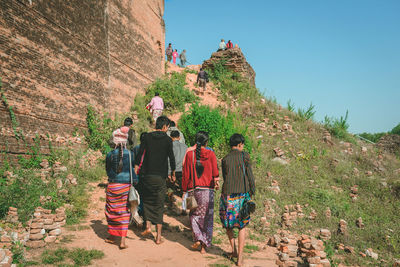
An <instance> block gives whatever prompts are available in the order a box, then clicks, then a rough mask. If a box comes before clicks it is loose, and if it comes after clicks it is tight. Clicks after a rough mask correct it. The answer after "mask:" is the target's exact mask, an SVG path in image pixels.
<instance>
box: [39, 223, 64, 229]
mask: <svg viewBox="0 0 400 267" xmlns="http://www.w3.org/2000/svg"><path fill="white" fill-rule="evenodd" d="M57 228H60V224H59V223H53V224H45V225H44V226H43V229H45V230H54V229H57Z"/></svg>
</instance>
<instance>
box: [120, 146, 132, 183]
mask: <svg viewBox="0 0 400 267" xmlns="http://www.w3.org/2000/svg"><path fill="white" fill-rule="evenodd" d="M128 154H129V176H130V178H131V185H133V181H132V159H131V151H130V150H128ZM123 157H124V152H123V150H122V158H123Z"/></svg>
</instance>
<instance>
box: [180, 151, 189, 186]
mask: <svg viewBox="0 0 400 267" xmlns="http://www.w3.org/2000/svg"><path fill="white" fill-rule="evenodd" d="M188 154H189V153H186V155H185V157H184V158H183V165H182V190H183V192H186V191H187V189H188V183H189V177H190V164H188Z"/></svg>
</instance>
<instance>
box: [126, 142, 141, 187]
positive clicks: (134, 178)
mask: <svg viewBox="0 0 400 267" xmlns="http://www.w3.org/2000/svg"><path fill="white" fill-rule="evenodd" d="M128 153H131V162H129V164H131V166H132V167H135V160H136V158H135V153H133V151H131V150H128ZM132 182H133V185H136V184H137V183H138V182H139V179H138V177H137V175H136V171H134V168H133V169H132Z"/></svg>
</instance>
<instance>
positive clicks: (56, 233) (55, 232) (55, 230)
mask: <svg viewBox="0 0 400 267" xmlns="http://www.w3.org/2000/svg"><path fill="white" fill-rule="evenodd" d="M49 235H53V236H58V235H61V229H59V228H57V229H54V230H51V231H50V232H49Z"/></svg>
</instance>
